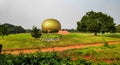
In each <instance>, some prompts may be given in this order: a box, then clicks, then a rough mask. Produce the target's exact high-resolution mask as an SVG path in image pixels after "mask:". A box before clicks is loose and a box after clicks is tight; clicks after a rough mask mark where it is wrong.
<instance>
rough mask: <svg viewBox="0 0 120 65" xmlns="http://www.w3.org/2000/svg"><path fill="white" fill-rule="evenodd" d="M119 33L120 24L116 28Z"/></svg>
mask: <svg viewBox="0 0 120 65" xmlns="http://www.w3.org/2000/svg"><path fill="white" fill-rule="evenodd" d="M116 30H117V32H120V24H119V25H117V26H116Z"/></svg>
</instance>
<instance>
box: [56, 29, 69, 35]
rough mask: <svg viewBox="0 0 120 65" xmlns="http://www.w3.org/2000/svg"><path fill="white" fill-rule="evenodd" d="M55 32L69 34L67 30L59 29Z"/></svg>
mask: <svg viewBox="0 0 120 65" xmlns="http://www.w3.org/2000/svg"><path fill="white" fill-rule="evenodd" d="M57 34H63V35H67V34H69V32H68V31H67V30H59V32H58V33H57Z"/></svg>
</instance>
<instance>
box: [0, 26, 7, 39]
mask: <svg viewBox="0 0 120 65" xmlns="http://www.w3.org/2000/svg"><path fill="white" fill-rule="evenodd" d="M0 35H1V36H2V38H4V36H5V35H7V36H8V27H7V26H5V25H0Z"/></svg>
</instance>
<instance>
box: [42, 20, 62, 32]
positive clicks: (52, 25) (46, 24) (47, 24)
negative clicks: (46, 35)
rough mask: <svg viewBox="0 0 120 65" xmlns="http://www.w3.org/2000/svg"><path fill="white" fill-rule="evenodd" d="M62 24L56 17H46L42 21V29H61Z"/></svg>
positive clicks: (46, 30)
mask: <svg viewBox="0 0 120 65" xmlns="http://www.w3.org/2000/svg"><path fill="white" fill-rule="evenodd" d="M60 29H61V24H60V22H59V21H58V20H56V19H46V20H44V21H43V23H42V31H44V32H50V31H52V30H57V31H58V30H60Z"/></svg>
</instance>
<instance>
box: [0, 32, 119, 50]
mask: <svg viewBox="0 0 120 65" xmlns="http://www.w3.org/2000/svg"><path fill="white" fill-rule="evenodd" d="M41 38H42V39H44V38H60V40H59V41H56V42H44V41H41V39H40V38H39V39H34V38H32V37H31V35H30V34H29V33H25V34H24V33H23V34H10V35H9V36H5V37H4V39H2V38H1V37H0V43H1V44H2V45H3V49H15V48H31V47H53V46H67V45H76V44H88V43H95V42H103V41H104V40H106V41H116V40H120V33H116V34H104V35H101V34H99V36H94V35H93V34H92V33H70V34H68V35H59V34H43V35H42V36H41Z"/></svg>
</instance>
